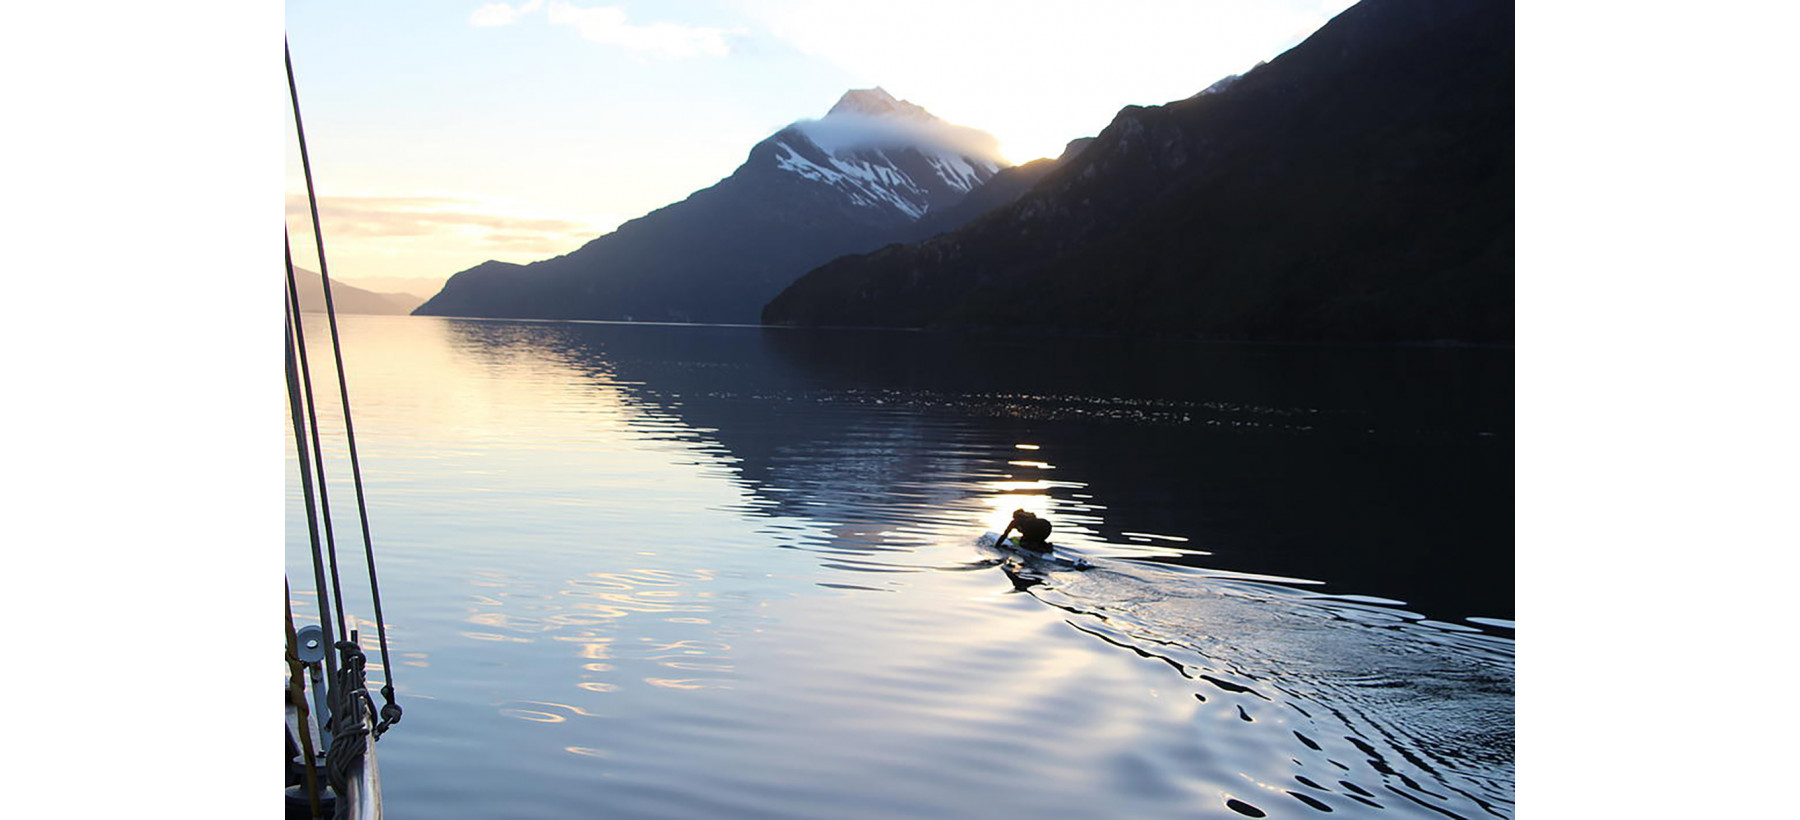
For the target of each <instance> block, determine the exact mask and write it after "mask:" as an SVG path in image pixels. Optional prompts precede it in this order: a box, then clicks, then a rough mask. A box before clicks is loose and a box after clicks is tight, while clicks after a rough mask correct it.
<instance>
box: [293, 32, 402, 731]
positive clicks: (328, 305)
mask: <svg viewBox="0 0 1800 820" xmlns="http://www.w3.org/2000/svg"><path fill="white" fill-rule="evenodd" d="M281 51H282V59H283V61H284V62H285V63H286V64H287V79H288V96H289V97H290V98H291V99H292V100H293V104H294V132H295V134H296V135H297V136H298V138H299V142H300V168H301V170H302V171H303V172H304V173H305V175H306V202H307V206H308V207H309V208H310V209H311V212H312V226H313V246H314V248H315V249H316V250H317V251H318V254H319V279H320V281H321V284H322V285H323V287H324V290H325V318H326V322H327V324H328V325H329V326H330V328H331V353H332V356H333V357H334V359H335V363H336V365H337V376H338V398H339V403H340V404H341V406H342V407H343V409H344V441H345V444H346V445H347V447H348V449H349V451H350V475H351V478H352V480H353V481H354V483H355V486H356V514H357V518H358V520H359V521H360V523H361V524H362V538H363V557H364V559H365V564H366V566H367V567H368V569H369V597H370V598H371V599H372V601H373V602H374V607H375V635H376V638H377V639H378V640H379V641H380V644H381V676H382V686H381V697H382V700H383V701H385V703H386V705H384V706H382V707H381V722H380V723H379V724H378V725H377V726H376V727H375V737H377V738H379V737H381V735H382V733H383V732H386V731H387V729H388V727H389V726H392V725H393V724H395V723H399V722H400V714H401V709H400V704H398V703H396V702H395V697H394V664H393V662H392V661H391V660H390V659H389V657H388V639H387V619H386V618H384V617H383V616H382V613H381V583H380V581H379V580H378V579H377V577H376V572H375V542H374V538H373V537H372V536H371V535H370V533H369V505H368V501H367V499H366V498H365V496H364V494H363V480H362V462H361V460H360V459H359V458H358V457H357V451H356V427H355V425H354V424H352V423H351V420H350V417H351V414H350V386H349V382H348V380H347V379H346V378H345V375H344V353H343V346H342V344H340V342H339V339H338V326H337V310H336V307H335V306H334V305H333V303H332V298H331V275H330V271H329V269H328V268H327V267H326V265H325V232H324V229H323V228H322V227H321V225H320V223H319V199H318V196H317V195H316V193H315V192H314V189H313V178H312V160H311V158H310V157H309V155H308V154H307V151H306V126H305V125H304V124H303V123H302V122H301V119H300V91H299V87H298V86H297V85H296V84H295V83H294V57H293V53H292V51H291V50H289V48H288V45H287V40H286V38H283V39H282V43H281ZM292 268H293V263H292V252H291V251H290V252H289V273H288V275H289V277H290V279H291V278H292V276H293V271H292ZM299 309H300V307H299V300H298V297H297V296H296V299H295V303H294V310H295V311H296V312H298V311H299ZM295 324H296V327H297V326H298V322H297V321H296V323H295ZM323 475H324V473H323V471H321V472H320V476H321V478H322V477H323ZM327 532H329V530H327ZM334 555H335V553H334ZM340 631H341V630H340Z"/></svg>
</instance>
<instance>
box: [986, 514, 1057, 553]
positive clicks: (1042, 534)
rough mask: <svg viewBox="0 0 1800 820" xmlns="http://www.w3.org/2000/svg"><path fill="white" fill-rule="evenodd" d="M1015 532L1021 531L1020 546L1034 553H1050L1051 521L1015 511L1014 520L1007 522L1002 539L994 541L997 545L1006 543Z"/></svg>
mask: <svg viewBox="0 0 1800 820" xmlns="http://www.w3.org/2000/svg"><path fill="white" fill-rule="evenodd" d="M1013 530H1018V531H1019V546H1020V547H1021V548H1023V549H1028V550H1031V551H1032V552H1049V551H1050V520H1049V519H1047V518H1039V517H1037V516H1035V515H1032V514H1031V513H1028V512H1026V511H1024V510H1013V517H1012V520H1011V521H1009V522H1007V524H1006V529H1004V530H1002V531H1001V532H1000V537H999V538H997V539H994V543H995V544H1004V543H1006V536H1007V535H1008V534H1009V533H1011V532H1012V531H1013Z"/></svg>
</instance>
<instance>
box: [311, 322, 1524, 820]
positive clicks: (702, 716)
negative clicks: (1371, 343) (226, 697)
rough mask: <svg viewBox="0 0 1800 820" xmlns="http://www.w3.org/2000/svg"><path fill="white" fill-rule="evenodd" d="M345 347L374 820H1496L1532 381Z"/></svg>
mask: <svg viewBox="0 0 1800 820" xmlns="http://www.w3.org/2000/svg"><path fill="white" fill-rule="evenodd" d="M338 321H339V325H340V329H341V332H342V337H343V348H344V359H345V363H346V369H347V371H348V373H349V378H350V391H351V401H352V406H353V409H354V411H355V421H356V434H357V441H358V445H359V451H360V458H361V463H362V468H363V473H364V480H365V483H366V491H367V496H368V500H369V504H370V515H371V525H372V528H373V532H374V537H375V543H376V549H377V558H378V566H379V569H380V579H381V586H382V594H383V605H384V608H385V611H386V615H387V620H388V621H389V624H390V626H389V630H390V632H389V641H390V644H391V650H392V652H393V660H394V664H395V669H394V678H395V681H396V683H397V685H398V688H399V691H400V698H401V702H402V704H403V705H404V707H405V709H406V714H405V718H404V719H403V721H402V722H401V723H400V724H399V725H398V726H396V727H395V728H394V730H393V731H392V732H391V733H389V734H388V735H387V736H386V737H384V738H383V739H382V741H381V742H380V744H379V746H378V752H379V759H380V766H381V774H382V783H383V786H384V790H385V798H386V810H387V812H388V813H389V814H390V816H392V817H395V818H415V817H416V818H449V817H469V818H489V817H522V818H523V817H533V818H536V817H543V818H587V817H595V816H608V817H698V816H724V817H820V818H827V817H831V818H836V817H927V816H929V817H1029V816H1042V817H1132V818H1139V817H1196V816H1201V817H1206V816H1216V817H1228V818H1235V817H1242V816H1251V817H1263V816H1267V817H1313V816H1318V815H1321V814H1324V813H1327V812H1329V813H1332V814H1333V815H1334V816H1353V817H1355V816H1368V817H1420V818H1424V817H1430V818H1441V817H1446V816H1449V817H1466V818H1474V817H1489V816H1493V817H1510V816H1512V814H1513V762H1512V761H1513V711H1512V710H1513V639H1512V633H1511V619H1512V617H1513V612H1512V470H1511V463H1512V448H1513V444H1512V442H1513V439H1512V375H1511V374H1512V353H1511V351H1508V350H1482V349H1448V348H1398V349H1397V348H1352V349H1330V348H1319V347H1310V346H1277V345H1225V344H1199V343H1186V342H1168V341H1121V340H1093V339H1081V340H1054V339H1042V338H1030V337H1023V336H1021V337H996V336H954V335H943V334H926V333H889V332H864V331H816V330H791V329H763V328H754V327H719V326H665V325H632V324H608V323H561V322H506V321H472V320H452V319H436V318H425V317H380V316H343V317H339V320H338ZM306 331H307V338H308V341H309V343H310V345H311V347H312V349H313V351H314V352H313V362H314V365H315V368H318V369H320V370H321V372H323V373H325V374H329V372H330V371H329V369H328V368H329V361H330V356H329V348H327V347H323V346H322V345H324V344H325V341H324V340H326V339H327V338H328V337H327V331H326V329H325V325H324V324H323V322H322V320H321V319H320V318H319V317H316V316H309V317H308V325H307V326H306ZM315 378H320V376H318V375H315ZM324 384H329V382H326V383H324ZM333 392H334V390H333V389H330V388H322V389H320V390H319V391H318V393H319V396H320V402H321V405H320V410H321V414H322V417H324V418H332V417H334V415H335V414H336V413H337V412H338V411H337V409H336V404H335V402H334V401H332V398H333V397H332V395H330V394H332V393H333ZM330 426H331V425H329V424H328V425H327V427H328V428H329V427H330ZM290 449H291V448H290ZM327 450H328V452H329V453H330V456H331V458H330V460H329V461H328V465H327V466H328V469H329V470H330V471H331V476H330V477H331V484H330V490H331V498H332V502H333V506H334V509H335V511H336V530H337V533H338V540H339V542H340V545H339V546H340V550H341V551H345V550H347V551H346V552H345V554H346V555H357V554H360V549H361V545H360V536H358V535H357V533H358V528H357V524H356V518H355V512H354V507H353V505H352V501H351V500H352V499H353V498H354V492H353V490H352V489H351V487H350V485H349V478H348V468H347V466H346V465H345V461H344V458H343V452H344V447H343V442H342V437H341V435H339V436H337V437H328V438H327ZM291 459H292V455H291V453H290V460H291ZM289 474H290V479H289V491H288V504H287V509H288V516H289V518H288V528H287V553H286V555H287V557H286V563H287V567H288V575H289V578H290V579H291V581H292V583H293V585H294V587H295V592H294V596H293V599H294V603H295V612H296V615H297V616H299V617H301V618H302V619H303V620H311V621H316V620H317V616H316V612H317V609H316V599H315V598H314V597H313V594H312V591H311V586H312V583H311V578H312V574H311V570H310V565H309V562H308V557H307V555H308V549H309V548H308V546H307V536H306V531H305V526H304V514H303V512H302V504H301V499H300V490H299V487H298V478H297V477H295V476H296V475H297V469H296V468H295V467H294V465H292V464H290V465H289ZM1020 507H1023V508H1026V509H1030V510H1034V511H1036V512H1038V513H1040V514H1042V515H1045V516H1048V517H1049V518H1050V519H1051V520H1052V521H1053V522H1054V523H1055V526H1056V530H1055V532H1054V533H1053V535H1052V541H1053V542H1054V543H1055V544H1056V545H1057V546H1058V549H1059V551H1061V552H1062V553H1063V554H1065V555H1071V556H1076V555H1078V556H1081V557H1084V558H1086V559H1087V560H1088V561H1090V562H1092V564H1093V565H1094V567H1093V568H1092V569H1087V570H1075V569H1072V568H1069V567H1067V566H1064V565H1061V564H1055V563H1047V562H1036V561H1027V562H1019V561H1017V560H1013V561H1010V562H1006V561H1004V560H1003V559H1004V556H1002V555H1000V554H997V553H995V552H994V551H993V550H992V549H991V548H989V547H987V546H985V545H984V544H983V543H981V541H980V539H981V536H982V535H983V533H984V532H988V531H993V530H998V529H999V528H1000V526H1001V525H1003V523H1004V521H1005V519H1006V518H1007V517H1008V515H1009V513H1010V512H1011V511H1012V510H1013V509H1015V508H1020ZM345 545H349V546H348V547H346V546H345ZM346 561H347V567H346V568H345V570H344V571H343V573H342V574H343V577H344V579H345V582H346V584H347V586H349V587H350V588H351V589H352V590H356V592H353V593H352V595H351V601H352V602H355V601H360V600H365V598H363V596H362V593H361V592H360V590H361V589H362V588H363V587H364V586H366V584H365V583H364V582H362V581H361V580H360V579H361V572H362V570H361V566H362V565H361V563H360V562H359V561H356V560H350V559H346ZM353 606H354V604H353ZM356 614H357V615H358V616H360V618H361V619H363V620H362V623H363V628H364V632H365V634H364V636H363V643H364V645H365V646H367V647H369V648H370V650H371V657H372V660H373V661H378V660H379V658H378V656H376V655H375V653H374V652H373V649H374V645H375V644H374V640H373V634H372V632H373V630H372V628H371V627H370V626H369V625H368V622H367V618H368V617H369V616H370V613H369V612H368V611H367V610H366V608H364V609H361V610H358V611H357V612H356ZM373 667H374V668H373V669H372V672H371V677H372V679H373V680H374V681H375V682H378V681H379V679H380V678H381V676H382V670H381V668H380V666H379V664H378V663H374V664H373Z"/></svg>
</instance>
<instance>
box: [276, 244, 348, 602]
mask: <svg viewBox="0 0 1800 820" xmlns="http://www.w3.org/2000/svg"><path fill="white" fill-rule="evenodd" d="M282 245H283V248H282V249H283V250H284V251H286V253H287V297H288V308H287V309H288V327H289V329H290V331H291V333H290V339H289V342H290V344H291V347H290V348H289V350H290V351H294V350H297V351H298V353H299V359H300V382H301V384H302V385H303V386H304V392H305V394H306V421H307V424H308V425H310V427H311V433H312V451H311V455H312V458H313V464H314V465H315V469H314V473H315V475H317V476H318V481H319V488H318V489H319V512H320V516H319V520H322V521H324V523H325V552H326V555H328V556H330V559H331V600H332V603H334V604H335V605H336V610H337V628H338V634H339V635H347V634H349V632H348V631H347V627H346V626H345V624H344V588H343V585H342V583H341V582H340V581H339V580H338V560H337V539H336V538H335V537H334V536H333V535H332V529H331V496H330V494H329V493H327V492H326V488H325V485H326V482H325V448H324V447H323V446H321V445H320V443H319V418H318V415H317V410H318V401H316V400H315V399H314V398H313V390H312V368H311V367H310V366H309V365H308V364H307V357H306V331H305V330H303V329H302V328H301V321H300V292H299V290H298V289H297V287H296V286H295V284H294V251H293V248H292V247H291V246H289V245H288V241H287V232H286V229H283V231H282ZM295 445H296V446H299V442H295ZM299 455H300V459H301V460H302V461H304V460H306V457H307V455H308V453H307V451H306V448H305V447H300V453H299ZM308 525H309V526H311V525H313V524H312V521H311V520H309V521H308ZM319 594H320V595H324V594H325V589H324V587H322V586H321V587H320V588H319Z"/></svg>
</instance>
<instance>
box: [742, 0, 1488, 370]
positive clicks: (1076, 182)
mask: <svg viewBox="0 0 1800 820" xmlns="http://www.w3.org/2000/svg"><path fill="white" fill-rule="evenodd" d="M1209 91H1210V93H1202V94H1198V95H1195V96H1194V97H1191V98H1188V99H1186V100H1181V101H1177V102H1173V103H1169V104H1167V105H1163V106H1156V107H1148V108H1144V107H1136V106H1131V107H1127V108H1125V109H1124V110H1122V111H1120V113H1119V114H1118V116H1117V117H1116V118H1115V119H1114V121H1113V122H1112V124H1111V125H1109V126H1108V127H1107V128H1106V129H1105V130H1104V131H1102V132H1101V133H1100V135H1099V136H1098V137H1097V138H1096V139H1095V140H1094V142H1093V143H1092V144H1091V145H1089V146H1088V148H1087V149H1086V150H1085V151H1084V152H1082V153H1081V154H1080V155H1079V156H1077V157H1074V158H1071V159H1070V160H1068V161H1066V162H1064V163H1062V164H1061V165H1060V167H1057V168H1055V169H1053V170H1051V171H1049V172H1048V173H1046V174H1045V175H1044V176H1043V178H1042V179H1041V180H1040V181H1039V182H1038V183H1037V184H1036V185H1035V186H1034V187H1032V188H1031V189H1030V190H1028V191H1026V192H1025V193H1024V194H1023V195H1022V196H1019V197H1018V198H1017V199H1016V200H1014V201H1013V202H1011V203H1010V204H1007V205H1004V206H1001V207H997V208H994V209H992V210H989V211H988V212H987V213H985V214H984V215H982V216H980V217H978V218H975V219H973V220H972V221H970V222H968V223H967V224H965V225H963V226H962V227H961V228H959V229H958V230H956V231H954V232H951V233H948V234H944V235H941V236H938V237H936V238H933V239H929V240H926V241H923V242H920V243H918V244H913V245H893V246H889V247H886V248H883V249H881V250H879V251H875V252H873V253H869V254H866V255H859V256H851V257H845V258H840V259H837V260H834V261H832V262H830V263H828V264H825V265H823V266H821V267H819V268H818V269H815V270H813V271H811V272H809V273H808V274H807V275H805V276H804V277H801V278H800V279H799V281H797V282H795V283H794V284H793V285H792V286H791V287H789V288H788V289H787V290H786V291H784V292H782V293H781V294H780V295H779V296H778V297H777V298H776V299H774V300H773V301H771V302H770V303H769V305H768V306H767V307H766V308H765V309H764V312H763V320H764V321H765V322H767V323H771V324H803V325H847V326H887V327H966V328H1024V329H1030V330H1048V331H1077V332H1105V333H1122V334H1134V335H1135V334H1169V335H1188V336H1200V337H1210V338H1230V339H1255V340H1293V341H1321V340H1335V341H1378V342H1394V341H1438V340H1451V341H1460V342H1500V343H1504V342H1510V341H1511V339H1512V325H1513V321H1512V312H1513V301H1512V267H1513V212H1512V208H1513V189H1512V177H1513V98H1512V97H1513V12H1512V4H1511V3H1509V2H1464V1H1463V0H1364V2H1362V3H1360V4H1358V5H1356V6H1354V7H1352V8H1350V9H1348V10H1346V11H1345V12H1344V13H1342V14H1340V15H1339V16H1338V17H1337V18H1335V19H1333V20H1332V21H1331V22H1330V23H1328V24H1326V25H1325V26H1323V27H1321V28H1320V29H1319V30H1318V31H1317V32H1315V33H1314V34H1313V36H1311V37H1309V38H1308V39H1307V40H1306V41H1305V42H1303V43H1301V44H1300V45H1297V46H1295V47H1294V48H1293V49H1291V50H1289V51H1288V52H1287V53H1285V54H1282V55H1281V56H1279V57H1277V58H1275V59H1274V60H1271V61H1269V62H1268V63H1265V64H1263V65H1259V66H1258V67H1257V68H1255V69H1253V70H1251V71H1249V72H1247V73H1246V74H1244V75H1242V76H1241V77H1238V78H1236V79H1235V80H1232V81H1231V82H1229V83H1225V84H1223V87H1220V86H1215V87H1213V88H1211V89H1209Z"/></svg>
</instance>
